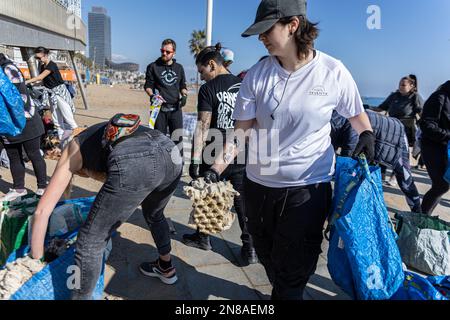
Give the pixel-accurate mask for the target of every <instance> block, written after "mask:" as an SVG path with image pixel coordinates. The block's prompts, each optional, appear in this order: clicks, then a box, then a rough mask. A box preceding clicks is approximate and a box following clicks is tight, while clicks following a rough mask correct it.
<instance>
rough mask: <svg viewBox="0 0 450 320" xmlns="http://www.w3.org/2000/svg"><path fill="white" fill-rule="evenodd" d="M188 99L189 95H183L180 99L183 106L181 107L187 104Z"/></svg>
mask: <svg viewBox="0 0 450 320" xmlns="http://www.w3.org/2000/svg"><path fill="white" fill-rule="evenodd" d="M187 99H188V97H187V96H182V97H181V99H180V107H181V108H183V107H185V106H186V103H187Z"/></svg>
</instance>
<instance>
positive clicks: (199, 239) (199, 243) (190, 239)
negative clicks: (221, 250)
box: [182, 232, 212, 251]
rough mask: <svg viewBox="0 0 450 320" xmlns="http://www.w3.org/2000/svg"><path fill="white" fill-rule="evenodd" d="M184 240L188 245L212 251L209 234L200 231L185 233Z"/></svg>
mask: <svg viewBox="0 0 450 320" xmlns="http://www.w3.org/2000/svg"><path fill="white" fill-rule="evenodd" d="M182 242H183V243H184V244H185V245H187V246H188V247H192V248H197V249H201V250H205V251H210V250H211V249H212V247H211V242H210V240H209V236H208V235H204V234H201V233H200V232H196V233H193V234H185V235H183V240H182Z"/></svg>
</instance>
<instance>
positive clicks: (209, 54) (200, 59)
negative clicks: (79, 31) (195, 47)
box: [195, 42, 225, 66]
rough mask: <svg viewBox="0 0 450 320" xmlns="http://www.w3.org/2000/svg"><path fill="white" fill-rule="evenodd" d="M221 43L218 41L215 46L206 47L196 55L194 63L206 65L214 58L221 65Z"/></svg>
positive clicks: (222, 60) (222, 59)
mask: <svg viewBox="0 0 450 320" xmlns="http://www.w3.org/2000/svg"><path fill="white" fill-rule="evenodd" d="M221 51H222V44H221V43H220V42H219V43H217V44H216V45H215V46H211V47H206V48H205V49H203V50H202V51H201V52H200V53H199V54H198V56H197V59H196V60H195V64H200V65H202V66H206V65H207V64H208V62H209V61H211V60H214V62H215V63H217V64H218V65H220V66H223V65H224V63H225V60H224V58H223V56H222V53H221Z"/></svg>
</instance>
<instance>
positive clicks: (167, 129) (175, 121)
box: [155, 109, 183, 156]
mask: <svg viewBox="0 0 450 320" xmlns="http://www.w3.org/2000/svg"><path fill="white" fill-rule="evenodd" d="M179 129H181V130H183V111H182V110H181V109H179V110H177V111H169V112H163V111H161V112H160V113H159V115H158V119H156V123H155V130H158V131H159V132H161V133H163V134H165V135H167V134H169V135H170V138H171V139H172V141H173V142H174V143H175V144H176V145H177V147H178V148H179V149H180V152H181V156H183V144H182V142H183V133H180V134H179V135H178V137H175V136H173V133H174V131H175V130H179Z"/></svg>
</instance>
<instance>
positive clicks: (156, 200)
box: [72, 131, 182, 300]
mask: <svg viewBox="0 0 450 320" xmlns="http://www.w3.org/2000/svg"><path fill="white" fill-rule="evenodd" d="M173 148H175V145H174V144H173V142H172V141H171V140H170V139H168V138H167V137H165V136H163V135H161V134H160V133H158V132H156V131H154V132H151V134H150V133H146V134H145V135H142V136H137V137H133V138H129V139H127V140H124V141H123V142H121V143H119V144H118V145H117V146H116V147H115V148H114V150H113V151H112V153H111V154H110V156H109V158H108V163H107V167H108V177H107V180H106V182H105V184H104V185H103V187H102V188H101V190H100V192H99V194H98V195H97V197H96V199H95V201H94V204H93V206H92V208H91V211H90V213H89V216H88V218H87V221H86V223H85V224H84V225H83V227H82V228H81V229H80V232H79V234H78V240H77V244H76V254H75V263H76V265H77V267H78V268H79V270H80V273H81V281H80V288H79V289H78V288H77V289H76V290H74V291H73V292H72V298H73V299H75V300H90V299H91V298H92V293H93V291H94V288H95V285H96V283H97V281H98V279H99V276H100V274H101V270H102V265H103V253H104V250H105V248H106V246H107V243H108V241H109V239H110V238H111V235H112V234H113V232H114V231H116V230H117V228H119V227H120V226H121V225H122V223H124V222H125V221H126V220H128V218H129V217H130V216H131V215H132V214H133V213H134V211H135V210H136V209H137V208H138V206H139V205H141V204H142V211H143V214H144V217H145V220H146V221H147V223H148V225H149V227H150V231H151V233H152V236H153V239H154V241H155V243H156V247H157V249H158V252H159V254H160V255H167V254H169V253H170V251H171V244H170V232H169V225H168V223H167V221H166V218H165V217H164V209H165V207H166V206H167V204H168V203H169V200H170V198H171V197H172V195H173V193H174V191H175V189H176V188H177V185H178V183H179V181H180V177H181V171H182V165H181V157H180V156H179V153H178V152H172V150H173ZM171 157H177V159H175V160H176V161H175V163H174V161H172V158H171Z"/></svg>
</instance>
